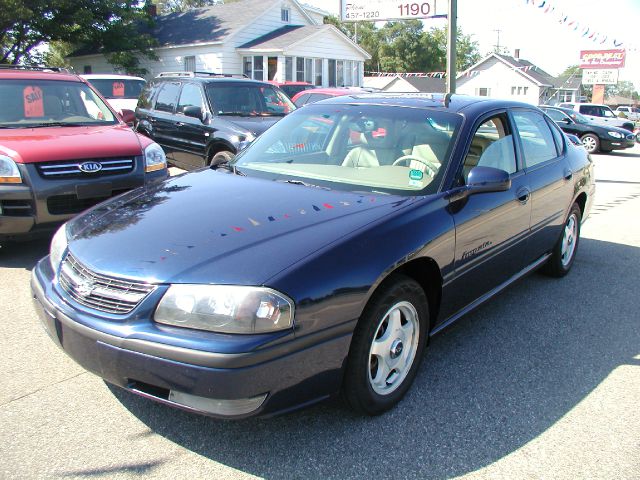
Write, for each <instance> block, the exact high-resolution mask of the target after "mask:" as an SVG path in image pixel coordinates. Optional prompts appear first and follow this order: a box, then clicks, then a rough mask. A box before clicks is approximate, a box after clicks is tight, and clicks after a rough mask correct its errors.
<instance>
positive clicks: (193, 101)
mask: <svg viewBox="0 0 640 480" xmlns="http://www.w3.org/2000/svg"><path fill="white" fill-rule="evenodd" d="M185 107H200V108H201V109H203V110H204V102H203V101H202V91H201V90H200V87H199V86H198V85H196V84H194V83H187V84H185V85H184V86H183V87H182V92H180V100H179V101H178V110H177V111H178V113H182V112H184V109H185Z"/></svg>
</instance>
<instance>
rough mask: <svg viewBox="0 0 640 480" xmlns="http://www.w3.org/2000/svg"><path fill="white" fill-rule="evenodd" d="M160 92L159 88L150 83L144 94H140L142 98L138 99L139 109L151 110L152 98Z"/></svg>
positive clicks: (146, 86) (143, 90) (143, 91)
mask: <svg viewBox="0 0 640 480" xmlns="http://www.w3.org/2000/svg"><path fill="white" fill-rule="evenodd" d="M157 90H158V86H157V85H155V84H152V83H148V84H147V85H145V87H144V88H143V89H142V93H140V97H139V98H138V107H140V108H150V107H151V98H152V97H153V94H154V93H155V92H156V91H157Z"/></svg>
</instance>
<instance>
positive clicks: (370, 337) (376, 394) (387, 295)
mask: <svg viewBox="0 0 640 480" xmlns="http://www.w3.org/2000/svg"><path fill="white" fill-rule="evenodd" d="M428 332H429V308H428V303H427V297H426V295H425V293H424V291H423V290H422V287H420V285H419V284H418V283H417V282H416V281H414V280H413V279H411V278H409V277H406V276H403V275H397V276H395V277H393V278H391V279H390V280H389V281H387V282H386V284H384V285H383V286H381V287H380V289H379V290H378V292H376V293H375V294H374V297H372V299H371V300H370V302H369V304H368V305H367V307H366V308H365V310H364V312H363V314H362V317H361V318H360V321H359V323H358V326H357V327H356V331H355V333H354V336H353V341H352V345H351V351H350V352H349V358H348V360H347V370H346V373H345V381H344V389H343V394H344V397H345V399H346V400H347V403H348V404H349V405H350V406H351V408H353V409H354V410H356V411H357V412H360V413H365V414H368V415H378V414H381V413H383V412H385V411H387V410H389V409H390V408H392V407H393V406H394V405H396V404H397V403H398V402H399V401H400V400H401V399H402V397H403V396H404V395H405V393H406V392H407V391H408V390H409V388H410V386H411V384H412V383H413V380H414V378H415V376H416V373H417V371H418V366H419V365H420V360H421V359H422V356H423V352H424V348H425V345H426V343H427V335H428Z"/></svg>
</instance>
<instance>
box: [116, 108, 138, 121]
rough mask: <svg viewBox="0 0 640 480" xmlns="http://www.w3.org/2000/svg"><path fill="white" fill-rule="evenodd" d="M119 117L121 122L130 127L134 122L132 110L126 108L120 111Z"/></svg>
mask: <svg viewBox="0 0 640 480" xmlns="http://www.w3.org/2000/svg"><path fill="white" fill-rule="evenodd" d="M120 116H121V117H122V121H123V122H124V123H126V124H127V125H132V124H133V122H135V120H136V113H135V112H134V111H133V110H127V109H126V108H123V109H122V110H120Z"/></svg>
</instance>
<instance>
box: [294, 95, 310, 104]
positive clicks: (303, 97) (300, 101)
mask: <svg viewBox="0 0 640 480" xmlns="http://www.w3.org/2000/svg"><path fill="white" fill-rule="evenodd" d="M307 100H309V94H308V93H306V94H304V95H300V96H299V97H298V99H297V100H296V101H295V104H296V107H301V106H303V105H304V104H305V103H307Z"/></svg>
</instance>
